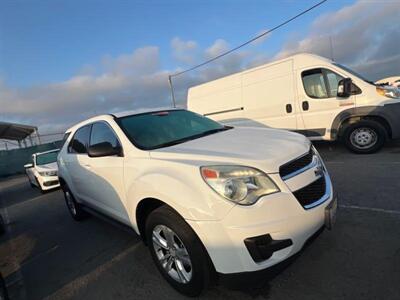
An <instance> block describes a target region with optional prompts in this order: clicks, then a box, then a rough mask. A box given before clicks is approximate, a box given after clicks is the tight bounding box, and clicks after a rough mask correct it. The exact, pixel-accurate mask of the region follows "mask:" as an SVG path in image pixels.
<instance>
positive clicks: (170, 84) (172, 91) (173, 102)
mask: <svg viewBox="0 0 400 300" xmlns="http://www.w3.org/2000/svg"><path fill="white" fill-rule="evenodd" d="M168 82H169V88H170V90H171V98H172V106H173V107H174V108H175V107H176V102H175V93H174V86H173V85H172V76H171V75H168Z"/></svg>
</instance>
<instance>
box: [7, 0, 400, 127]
mask: <svg viewBox="0 0 400 300" xmlns="http://www.w3.org/2000/svg"><path fill="white" fill-rule="evenodd" d="M317 2H318V0H301V1H294V0H286V1H285V0H282V1H276V0H275V1H273V0H257V1H256V0H230V1H228V0H214V1H211V0H197V1H195V0H186V1H183V0H169V1H167V0H158V1H155V0H148V1H135V0H131V1H128V0H127V1H122V0H108V1H105V0H97V1H93V0H24V1H21V0H2V1H0V108H1V109H0V120H3V121H11V122H23V123H26V124H32V125H35V126H38V127H39V129H40V131H41V132H42V133H43V132H62V131H63V130H65V129H66V128H68V127H69V126H71V125H72V124H74V123H76V122H78V121H80V120H83V119H85V118H88V117H91V116H93V115H95V114H100V113H108V112H115V111H121V110H131V109H136V108H143V107H160V106H167V105H170V103H171V101H170V92H169V86H168V74H171V73H174V72H176V71H178V70H182V69H184V68H187V67H190V66H191V65H193V64H197V63H200V62H202V61H204V60H206V59H209V58H211V57H213V56H216V55H218V54H220V53H222V52H223V51H226V50H228V49H230V48H232V47H234V46H236V45H238V44H241V43H242V42H244V41H246V40H247V39H249V38H251V37H253V36H255V35H257V34H259V33H260V32H262V31H265V30H266V29H269V28H271V27H274V26H276V25H277V24H279V23H281V22H282V21H284V20H286V19H287V18H290V17H292V16H294V15H296V14H297V13H299V12H300V11H302V10H304V9H306V8H308V7H310V6H312V5H314V4H315V3H317ZM399 11H400V1H399V0H381V1H372V0H328V2H326V3H325V4H323V5H322V6H320V7H318V8H317V9H315V10H313V11H312V12H310V13H308V14H307V15H304V16H302V17H301V18H299V19H297V20H295V21H294V22H293V23H291V24H289V25H288V26H285V27H284V28H282V29H279V30H278V31H275V32H274V33H272V35H269V36H268V37H267V38H266V39H263V40H262V41H259V42H257V43H255V44H253V45H250V46H248V47H245V48H242V49H240V51H238V52H235V53H234V54H232V55H229V56H226V57H224V58H223V59H221V60H218V61H216V62H215V63H213V64H210V65H207V66H206V67H205V68H202V69H198V70H196V71H194V72H191V73H187V74H185V75H183V76H180V77H178V78H175V80H174V84H175V87H176V92H177V98H178V104H179V105H181V106H185V102H186V92H187V89H188V87H190V86H193V85H196V84H198V83H201V82H205V81H208V80H211V79H214V78H217V77H220V76H224V75H228V74H231V73H233V72H237V71H240V70H243V69H246V68H249V67H251V66H256V65H260V64H262V63H265V62H268V61H271V60H274V59H278V58H282V57H287V56H289V55H292V54H294V53H298V52H311V53H314V54H318V55H322V56H328V57H329V56H330V47H329V39H330V38H332V41H333V50H334V51H333V52H334V59H335V60H336V61H338V62H340V63H343V64H346V65H348V66H350V67H352V68H353V69H354V70H355V71H358V72H360V73H361V74H364V75H365V76H366V77H367V78H370V79H372V80H376V79H380V78H383V77H388V76H395V75H399V73H400V52H399V49H400V22H399Z"/></svg>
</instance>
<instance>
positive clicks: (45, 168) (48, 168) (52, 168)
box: [36, 162, 58, 172]
mask: <svg viewBox="0 0 400 300" xmlns="http://www.w3.org/2000/svg"><path fill="white" fill-rule="evenodd" d="M36 169H37V170H38V171H40V172H41V171H57V170H58V166H57V162H53V163H50V164H46V165H40V166H36Z"/></svg>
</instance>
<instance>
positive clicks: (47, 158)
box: [36, 151, 58, 166]
mask: <svg viewBox="0 0 400 300" xmlns="http://www.w3.org/2000/svg"><path fill="white" fill-rule="evenodd" d="M57 155H58V151H54V152H49V153H43V154H38V155H36V165H38V166H41V165H47V164H51V163H54V162H56V161H57Z"/></svg>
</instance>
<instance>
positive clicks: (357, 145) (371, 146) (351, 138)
mask: <svg viewBox="0 0 400 300" xmlns="http://www.w3.org/2000/svg"><path fill="white" fill-rule="evenodd" d="M386 137H387V132H386V129H385V128H384V127H383V126H382V125H381V124H380V123H378V122H376V121H372V120H361V121H359V122H357V123H354V124H351V125H349V126H348V127H347V128H346V129H345V130H344V135H343V141H344V144H345V145H346V147H347V148H348V149H349V150H350V151H352V152H354V153H359V154H371V153H375V152H377V151H379V150H380V149H381V148H382V147H383V145H384V144H385V141H386Z"/></svg>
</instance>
